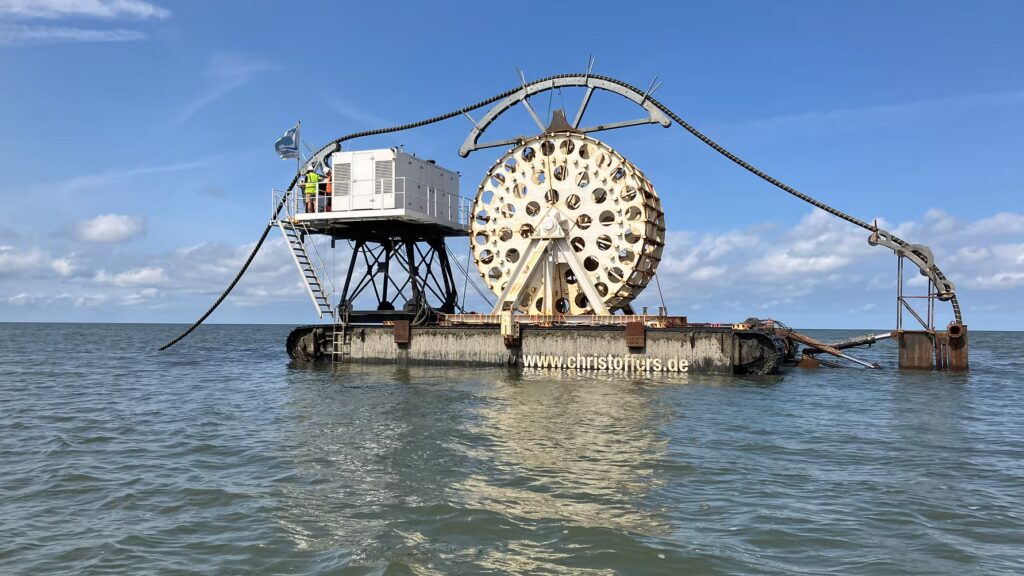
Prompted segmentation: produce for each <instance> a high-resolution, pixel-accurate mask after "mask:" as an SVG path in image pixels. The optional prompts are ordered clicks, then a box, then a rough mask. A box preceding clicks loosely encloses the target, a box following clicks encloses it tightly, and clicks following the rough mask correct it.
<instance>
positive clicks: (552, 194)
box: [544, 189, 558, 204]
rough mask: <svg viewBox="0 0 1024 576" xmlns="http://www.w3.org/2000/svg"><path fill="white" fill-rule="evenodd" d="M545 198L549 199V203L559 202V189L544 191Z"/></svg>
mask: <svg viewBox="0 0 1024 576" xmlns="http://www.w3.org/2000/svg"><path fill="white" fill-rule="evenodd" d="M544 199H545V200H547V201H548V204H554V203H556V202H558V190H554V189H552V190H548V191H547V192H545V193H544Z"/></svg>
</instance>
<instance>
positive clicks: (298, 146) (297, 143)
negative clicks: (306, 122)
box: [295, 120, 302, 176]
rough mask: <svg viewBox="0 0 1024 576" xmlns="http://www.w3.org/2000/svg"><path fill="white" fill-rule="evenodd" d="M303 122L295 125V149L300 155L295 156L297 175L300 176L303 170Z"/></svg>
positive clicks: (300, 121)
mask: <svg viewBox="0 0 1024 576" xmlns="http://www.w3.org/2000/svg"><path fill="white" fill-rule="evenodd" d="M301 142H302V120H299V121H298V122H296V123H295V149H296V150H297V151H298V154H296V155H295V175H296V176H299V172H300V171H301V170H302V144H301Z"/></svg>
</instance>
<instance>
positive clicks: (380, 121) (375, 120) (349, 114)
mask: <svg viewBox="0 0 1024 576" xmlns="http://www.w3.org/2000/svg"><path fill="white" fill-rule="evenodd" d="M324 100H325V101H326V102H327V105H328V106H330V107H331V108H333V109H334V111H335V112H337V113H338V114H341V115H342V116H343V117H344V118H345V119H347V120H349V121H351V122H355V123H356V124H359V125H362V126H369V127H373V128H383V127H385V126H391V125H393V124H394V122H392V121H391V120H388V119H387V118H384V117H383V116H377V115H375V114H372V113H370V112H367V111H366V110H365V109H363V108H362V107H361V106H357V105H356V104H353V103H352V102H350V101H348V100H345V99H344V98H341V97H340V96H325V97H324Z"/></svg>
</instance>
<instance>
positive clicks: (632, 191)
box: [619, 186, 636, 202]
mask: <svg viewBox="0 0 1024 576" xmlns="http://www.w3.org/2000/svg"><path fill="white" fill-rule="evenodd" d="M619 198H622V199H623V200H625V201H626V202H632V201H633V199H634V198H636V188H634V187H632V186H626V187H625V188H624V189H623V190H622V194H620V195H619Z"/></svg>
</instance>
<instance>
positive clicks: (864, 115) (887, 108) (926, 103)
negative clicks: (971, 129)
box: [732, 90, 1024, 131]
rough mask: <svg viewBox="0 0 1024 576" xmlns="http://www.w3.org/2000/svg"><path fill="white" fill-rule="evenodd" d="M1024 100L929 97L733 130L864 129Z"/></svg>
mask: <svg viewBox="0 0 1024 576" xmlns="http://www.w3.org/2000/svg"><path fill="white" fill-rule="evenodd" d="M1021 100H1024V90H1010V91H1005V92H989V93H980V94H961V95H954V96H947V97H943V98H926V99H920V100H911V101H907V102H893V103H887V104H876V105H869V106H855V107H847V108H834V109H831V110H815V111H810V112H799V113H795V114H782V115H778V116H772V117H769V118H761V119H756V120H751V121H746V122H742V123H738V124H735V125H733V126H732V127H733V128H744V129H751V128H763V129H769V130H773V131H778V130H785V129H791V128H793V127H795V126H817V127H820V126H821V125H840V124H842V125H848V126H863V125H865V124H868V123H871V122H877V121H886V120H899V119H903V118H907V117H910V116H912V115H914V114H920V113H926V112H933V113H934V112H936V111H945V110H947V109H949V108H979V107H986V106H993V105H998V104H1004V103H1016V102H1019V101H1021Z"/></svg>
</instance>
